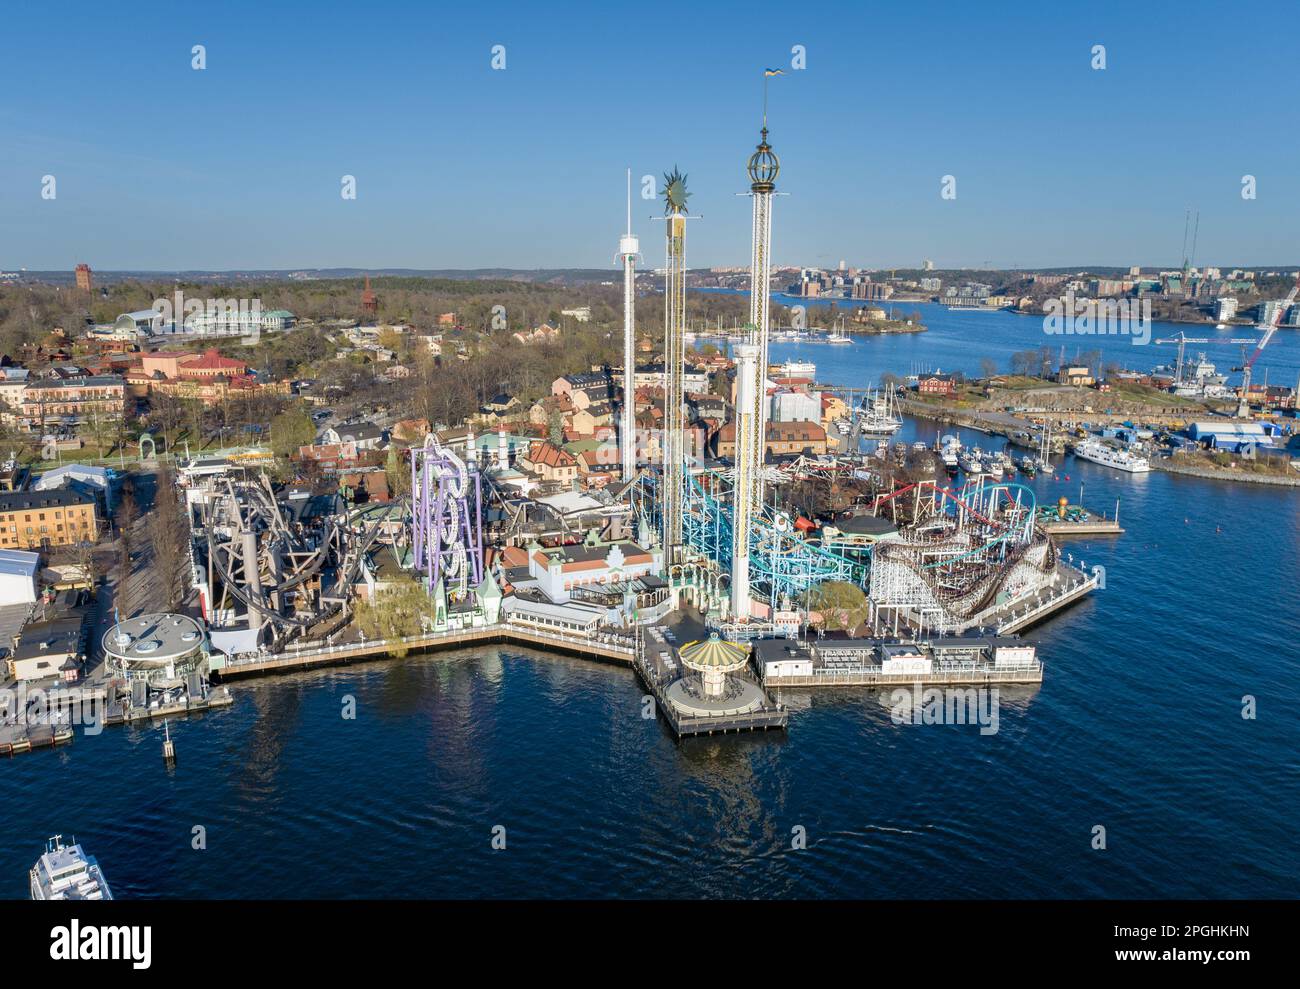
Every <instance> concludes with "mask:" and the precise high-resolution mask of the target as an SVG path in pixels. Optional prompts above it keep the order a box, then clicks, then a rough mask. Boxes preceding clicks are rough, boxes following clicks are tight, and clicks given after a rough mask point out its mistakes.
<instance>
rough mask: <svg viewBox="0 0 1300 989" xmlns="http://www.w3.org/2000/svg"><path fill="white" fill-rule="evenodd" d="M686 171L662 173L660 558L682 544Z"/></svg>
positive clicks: (674, 554) (676, 553) (668, 556)
mask: <svg viewBox="0 0 1300 989" xmlns="http://www.w3.org/2000/svg"><path fill="white" fill-rule="evenodd" d="M689 196H690V193H688V192H687V191H686V176H684V175H682V174H681V173H680V172H678V171H677V169H675V168H674V169H673V171H672V174H670V175H665V176H664V213H665V214H666V215H665V221H666V223H665V253H666V255H667V265H666V267H665V268H664V378H665V388H664V392H665V394H664V443H663V458H664V464H663V466H664V471H663V490H662V491H661V492H660V493H659V510H660V513H661V515H662V519H663V550H664V559H665V560H666V561H667V562H669V563H673V562H676V560H677V558H678V556H679V555H680V553H681V545H682V504H683V496H684V494H685V489H686V396H685V394H684V391H683V387H682V386H683V383H684V382H683V377H682V376H683V370H684V367H683V366H684V365H685V363H686V200H687V198H688V197H689Z"/></svg>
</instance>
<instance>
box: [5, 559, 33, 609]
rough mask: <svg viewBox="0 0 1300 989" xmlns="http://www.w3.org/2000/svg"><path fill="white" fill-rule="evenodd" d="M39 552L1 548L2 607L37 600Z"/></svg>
mask: <svg viewBox="0 0 1300 989" xmlns="http://www.w3.org/2000/svg"><path fill="white" fill-rule="evenodd" d="M40 562H41V557H40V554H39V553H25V552H23V551H22V550H19V549H0V607H4V606H6V605H10V604H31V603H32V602H33V601H35V600H36V571H37V569H38V568H39V566H40Z"/></svg>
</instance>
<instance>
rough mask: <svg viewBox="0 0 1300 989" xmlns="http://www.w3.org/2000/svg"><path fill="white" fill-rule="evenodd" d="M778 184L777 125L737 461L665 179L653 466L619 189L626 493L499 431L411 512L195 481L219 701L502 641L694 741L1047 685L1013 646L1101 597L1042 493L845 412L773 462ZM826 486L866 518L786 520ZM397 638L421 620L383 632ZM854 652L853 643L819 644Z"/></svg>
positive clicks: (616, 389) (672, 175) (740, 371)
mask: <svg viewBox="0 0 1300 989" xmlns="http://www.w3.org/2000/svg"><path fill="white" fill-rule="evenodd" d="M780 167H781V166H780V160H779V158H778V157H777V154H776V151H775V150H774V149H773V146H772V144H771V143H770V141H769V130H768V127H767V120H766V111H765V113H764V120H763V126H762V128H761V131H760V138H759V142H758V144H757V146H756V148H755V150H754V151H753V153H752V154H751V155H750V157H749V159H748V162H747V164H746V173H747V177H748V179H749V187H748V192H747V193H746V194H747V195H748V196H749V197H750V198H751V201H752V220H753V223H752V252H751V264H750V284H751V291H750V293H749V319H748V322H747V323H746V325H745V326H744V327H742V328H741V330H740V335H739V337H738V338H737V339H735V341H734V343H735V345H734V347H733V348H732V358H733V360H732V363H731V364H730V369H729V374H730V402H729V403H728V405H729V408H730V409H731V410H732V414H731V420H732V426H733V432H732V434H733V435H734V447H733V448H731V449H729V450H728V451H727V454H728V455H720V454H718V455H711V454H710V453H709V452H708V451H707V450H705V449H701V448H700V446H699V444H698V443H695V442H692V435H693V434H692V432H691V431H690V430H689V428H688V420H687V412H686V408H687V397H688V395H687V388H686V377H687V374H688V372H689V368H688V364H687V348H686V342H687V339H688V336H689V335H690V334H689V328H688V325H687V315H686V313H687V309H686V299H687V288H686V284H687V283H686V274H687V261H686V257H687V255H686V238H687V227H688V223H687V220H688V219H690V218H691V217H690V215H689V210H688V205H687V203H688V199H689V196H690V192H688V190H687V176H686V175H684V174H682V173H681V172H680V171H679V170H678V169H676V168H674V169H673V170H672V171H671V172H669V173H667V174H665V175H664V177H663V187H662V199H663V222H664V267H663V269H662V272H661V273H662V297H663V303H664V306H663V310H664V320H663V326H662V331H661V334H662V335H661V336H659V335H658V334H655V335H656V336H658V338H659V341H660V344H659V349H660V351H661V354H662V368H663V372H662V395H663V402H662V410H663V416H662V423H661V427H660V428H658V429H656V430H654V433H655V435H654V437H653V439H652V440H650V441H647V440H646V436H645V433H646V429H645V426H644V423H643V422H642V421H641V420H639V419H638V415H637V408H636V402H635V401H634V396H635V395H636V393H637V384H636V382H635V381H634V380H633V375H634V373H638V372H637V369H638V363H637V361H638V340H639V332H638V330H639V328H638V323H637V312H636V310H637V281H636V273H637V265H638V263H640V261H641V253H640V242H639V239H638V238H637V237H636V235H634V234H633V232H632V218H631V212H632V195H631V173H630V170H629V173H628V194H627V228H626V232H625V233H624V234H623V235H622V236H621V237H620V239H619V247H618V253H617V259H618V262H619V263H620V264H621V266H622V269H623V276H624V277H623V341H622V342H623V366H622V368H606V369H605V371H606V379H607V381H608V388H609V393H608V394H609V398H610V404H611V405H612V406H613V407H614V408H615V410H616V416H617V429H616V431H615V433H614V439H613V440H612V441H610V443H607V446H610V447H611V455H610V457H609V458H608V459H609V461H610V462H611V463H613V464H615V465H617V471H616V472H615V474H614V476H613V479H612V480H611V483H609V484H608V485H607V486H605V487H602V488H600V489H596V490H586V491H583V490H580V489H579V488H578V486H577V485H576V484H574V483H568V484H566V483H565V475H564V474H563V464H562V462H561V461H559V460H555V461H554V462H553V463H549V464H548V463H547V461H546V457H547V456H548V455H550V454H548V452H547V451H546V450H544V449H543V450H541V451H540V452H539V450H538V447H539V446H540V447H545V444H538V443H521V442H520V441H519V438H518V437H517V436H515V435H512V434H509V433H507V431H506V430H505V429H504V428H502V429H499V430H498V431H497V432H496V433H495V435H494V433H493V432H492V431H491V430H490V429H483V430H482V431H480V432H477V433H476V432H475V430H474V428H473V427H468V428H463V429H461V430H445V431H442V432H434V431H430V432H429V433H428V435H426V436H425V437H424V439H423V440H422V441H420V442H418V443H416V444H414V445H412V446H410V447H409V449H408V450H407V451H406V452H405V458H406V459H405V461H404V462H405V463H406V466H405V467H404V468H403V469H404V470H406V471H407V478H408V480H409V484H408V485H406V490H405V491H404V492H403V493H401V494H400V496H398V497H395V498H392V499H390V500H387V501H382V502H373V503H365V504H353V503H348V502H347V501H346V500H345V499H344V498H343V497H342V495H340V494H336V493H330V492H324V493H322V492H321V491H319V490H312V489H310V488H309V487H305V486H301V485H294V484H279V485H277V484H274V483H273V482H272V481H271V480H270V479H269V478H268V477H267V475H266V474H265V472H264V471H262V470H260V469H257V468H253V469H249V468H248V467H239V468H234V467H232V466H231V465H229V464H218V465H213V466H211V467H210V468H208V467H204V466H203V465H199V464H197V462H196V464H192V465H190V467H189V468H188V469H185V470H182V471H181V475H182V477H181V483H182V488H183V490H184V497H185V502H186V505H187V507H188V509H189V512H190V519H191V522H192V524H193V527H194V539H193V546H192V549H193V570H194V585H195V586H196V587H197V589H198V592H199V597H200V601H201V605H202V610H203V617H204V619H205V621H206V623H207V626H208V630H209V631H208V640H209V643H210V646H209V648H210V652H211V656H210V669H211V672H212V673H213V675H214V676H216V677H218V678H220V679H228V678H233V677H237V676H239V675H241V673H248V672H254V671H256V672H261V671H265V670H268V669H284V668H292V667H294V666H305V665H315V664H319V663H324V662H329V661H330V660H331V658H336V657H340V656H342V655H346V657H347V658H353V657H361V656H373V655H385V654H393V653H395V652H404V651H406V650H407V649H408V648H415V649H432V648H436V647H437V646H438V645H439V644H447V645H453V644H462V643H465V642H470V641H482V640H487V639H495V640H498V641H505V640H510V639H512V638H513V639H518V640H520V641H530V642H533V643H543V644H546V645H547V646H549V647H553V648H556V649H558V650H561V651H573V652H578V653H581V654H585V655H592V656H596V657H599V658H604V659H610V660H614V661H617V662H623V663H628V664H630V665H632V666H633V667H634V668H635V669H636V671H637V672H638V675H639V676H640V677H641V678H642V680H643V681H644V682H645V684H646V685H647V686H648V687H649V688H650V689H651V691H652V693H653V694H654V695H655V696H657V697H659V699H660V706H661V709H662V710H663V712H664V715H665V718H666V719H667V720H668V722H669V724H670V726H671V727H672V729H673V730H674V731H676V732H677V734H679V735H682V734H695V733H712V732H714V731H727V730H731V729H732V728H735V729H741V728H766V727H785V726H786V725H787V718H786V713H785V710H784V707H783V705H782V704H781V702H780V701H779V700H778V699H777V697H776V695H775V694H774V693H772V692H771V691H772V690H773V689H775V687H777V686H780V685H781V684H785V683H799V684H801V685H806V686H818V685H825V686H830V685H837V684H850V683H851V684H861V685H872V684H888V683H893V682H901V681H902V680H907V681H908V682H913V681H916V680H917V679H918V678H920V680H922V681H923V682H926V683H935V684H943V683H951V682H959V683H997V682H1001V683H1031V684H1032V683H1037V682H1040V681H1041V679H1042V663H1041V662H1040V661H1039V659H1038V657H1037V655H1036V651H1035V649H1034V647H1033V646H1032V645H1029V644H1027V643H1024V642H1022V641H1021V640H1019V638H1018V636H1017V635H1016V633H1017V632H1018V631H1019V630H1021V629H1023V628H1025V627H1027V626H1029V625H1031V624H1033V623H1034V622H1036V621H1038V620H1040V619H1041V618H1043V617H1045V616H1046V615H1048V614H1050V613H1052V612H1053V611H1056V610H1058V609H1060V608H1062V607H1065V606H1067V605H1068V604H1070V603H1071V602H1073V601H1075V600H1077V599H1078V598H1080V597H1082V596H1083V595H1086V594H1087V593H1088V592H1089V591H1090V590H1092V589H1093V588H1094V587H1095V586H1096V580H1095V578H1094V577H1093V576H1092V575H1090V574H1088V573H1087V572H1086V571H1084V570H1083V569H1082V568H1081V567H1079V566H1076V565H1074V564H1073V562H1072V561H1069V560H1066V559H1062V557H1061V554H1060V553H1058V551H1057V547H1056V544H1055V542H1054V538H1053V536H1052V535H1051V534H1050V533H1049V531H1048V528H1047V527H1046V525H1045V523H1047V522H1050V521H1051V520H1052V517H1053V515H1052V513H1053V511H1054V509H1052V508H1051V507H1050V506H1049V507H1048V508H1047V509H1043V508H1041V507H1040V506H1039V505H1038V504H1037V502H1036V500H1035V495H1034V491H1033V489H1032V488H1031V487H1029V486H1027V485H1025V484H1021V483H1016V482H1015V481H1013V480H1009V479H1006V478H1004V477H1003V475H1002V473H1001V471H997V472H996V473H995V472H994V471H993V470H991V469H990V470H982V469H978V468H967V469H966V470H965V471H964V474H963V477H962V482H961V483H960V484H958V483H957V481H956V479H955V477H954V475H955V470H949V471H948V472H947V476H944V469H943V467H944V463H945V461H947V460H948V459H949V456H948V451H947V449H946V448H945V449H944V450H943V451H940V449H939V447H938V443H937V441H936V447H935V449H934V450H929V449H924V450H907V449H905V448H901V447H895V448H894V449H893V453H894V454H895V456H893V457H891V455H890V453H891V448H890V445H889V443H888V441H887V440H884V441H881V442H879V443H878V444H877V446H876V449H875V451H874V452H869V451H868V449H867V447H868V445H869V442H868V441H869V439H870V438H871V437H872V436H875V435H880V429H879V427H878V423H879V421H880V420H881V416H882V407H881V404H880V403H881V401H882V399H881V397H880V396H878V395H877V396H871V401H862V402H858V401H854V400H853V396H852V395H851V394H850V395H849V396H848V397H849V399H850V401H849V403H847V404H846V410H847V415H846V426H845V430H844V432H845V433H846V437H845V439H844V441H843V443H842V444H841V445H840V448H839V449H838V450H837V452H836V453H834V454H829V455H827V454H814V455H809V456H794V457H789V456H787V457H773V456H771V449H770V443H769V442H768V438H769V435H770V432H771V429H772V428H773V425H774V424H773V422H772V407H773V395H774V392H775V391H776V389H777V386H776V385H775V383H774V380H773V379H774V377H775V376H776V374H777V370H778V369H774V367H773V365H772V364H771V363H770V359H769V358H770V355H769V343H770V341H771V339H772V325H771V324H772V314H771V308H772V307H771V298H770V284H771V267H772V262H771V239H772V212H773V198H774V195H775V194H776V188H777V179H778V176H779V174H780ZM640 332H641V334H644V333H645V328H644V327H641V328H640ZM642 349H643V348H642ZM591 377H593V375H586V376H584V375H575V376H571V381H572V382H573V383H575V387H588V386H589V385H590V382H589V381H588V378H591ZM594 377H599V375H594ZM873 401H874V403H875V404H872V402H873ZM884 401H885V403H886V404H885V406H884V413H886V419H885V421H886V422H889V421H890V420H889V419H888V416H887V413H888V412H889V404H888V398H887V397H886V398H885V399H884ZM887 433H888V430H887V429H886V431H885V435H886V436H887ZM916 446H918V447H923V446H925V444H916ZM552 453H553V451H552ZM548 470H550V471H551V474H547V471H548ZM539 472H541V475H542V477H543V479H544V480H543V482H540V483H539V481H538V473H539ZM828 483H833V484H836V485H839V484H847V485H849V486H851V487H852V488H853V490H854V491H855V492H856V493H857V497H856V499H855V500H854V503H853V504H852V505H851V506H850V507H849V509H848V510H845V511H839V512H835V511H831V512H829V513H822V514H820V515H819V514H818V513H817V512H816V511H815V510H813V509H809V508H806V507H805V506H804V505H803V504H801V502H800V499H799V498H798V497H797V496H796V494H795V492H796V491H797V490H799V489H801V488H802V487H806V486H808V485H814V486H815V485H819V484H828ZM810 516H812V517H810ZM399 602H401V603H399ZM845 602H849V604H846V603H845ZM403 609H404V611H403ZM381 611H382V612H383V613H384V614H388V615H389V616H390V618H391V616H392V615H393V614H397V613H403V614H404V615H405V621H404V622H399V621H396V620H390V621H389V622H388V624H386V625H385V624H384V623H383V622H381V621H378V620H377V619H376V615H378V614H379V613H380V612H381ZM850 614H851V615H852V618H851V620H850V619H849V616H850ZM837 616H838V617H839V618H841V619H843V620H841V621H839V622H832V621H830V619H834V618H836V617H837ZM837 625H838V626H840V627H842V628H843V629H844V631H843V633H842V635H844V636H847V637H837V638H826V637H825V632H826V630H827V629H828V628H830V627H836V626H837ZM367 629H369V630H370V631H369V633H368V632H367ZM672 629H677V631H676V632H673V631H670V630H672ZM814 633H815V635H814ZM686 636H689V639H688V640H687V639H684V638H683V637H686ZM810 636H812V637H811V638H810ZM774 642H775V643H782V642H784V643H787V644H788V646H787V647H783V648H785V650H786V651H785V652H784V653H779V652H774V651H773V646H772V643H774ZM900 646H906V647H907V650H905V652H906V655H905V656H904V655H903V654H901V653H900V652H899V648H900Z"/></svg>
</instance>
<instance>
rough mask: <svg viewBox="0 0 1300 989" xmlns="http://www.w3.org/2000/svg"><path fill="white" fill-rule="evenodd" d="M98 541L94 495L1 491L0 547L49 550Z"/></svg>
mask: <svg viewBox="0 0 1300 989" xmlns="http://www.w3.org/2000/svg"><path fill="white" fill-rule="evenodd" d="M98 538H99V522H98V520H97V519H96V518H95V499H94V496H92V495H89V494H81V493H79V492H77V491H71V490H67V489H56V490H52V491H6V492H0V547H6V548H9V549H49V548H50V547H53V546H73V545H76V544H77V543H81V542H88V543H93V542H95V540H97V539H98Z"/></svg>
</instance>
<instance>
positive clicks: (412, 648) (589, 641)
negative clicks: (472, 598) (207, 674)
mask: <svg viewBox="0 0 1300 989" xmlns="http://www.w3.org/2000/svg"><path fill="white" fill-rule="evenodd" d="M480 643H482V644H488V643H516V644H519V645H525V646H540V647H542V648H544V649H554V650H559V651H561V652H567V653H571V654H573V655H577V656H583V657H586V658H588V659H600V660H606V661H609V662H616V663H621V664H626V665H631V663H632V661H633V653H634V648H633V646H632V643H631V640H629V639H625V638H624V637H623V636H615V635H604V636H596V637H594V638H584V637H581V636H573V635H564V634H561V633H559V632H547V631H543V630H541V629H536V628H530V627H527V626H522V625H513V624H510V623H507V622H502V623H500V624H497V625H484V626H480V627H477V628H466V629H459V630H457V631H452V632H437V633H430V634H428V635H412V636H407V637H406V638H403V639H398V640H396V641H390V640H386V639H375V640H373V641H369V642H350V643H342V644H339V645H332V646H324V647H316V648H305V649H293V648H288V649H285V650H284V651H283V652H279V653H264V654H261V655H257V656H251V657H249V658H246V659H244V658H241V659H236V660H229V661H226V662H225V663H224V664H222V665H221V666H220V667H214V669H213V671H212V672H213V676H214V677H215V678H216V679H218V680H221V681H226V680H232V679H239V678H242V677H250V676H261V675H265V674H269V673H286V672H290V671H293V670H306V669H315V668H317V667H323V666H338V665H345V664H347V663H354V662H359V661H365V660H372V659H383V658H384V657H386V656H391V655H392V653H393V651H394V649H397V648H400V649H403V650H405V653H406V654H410V653H421V652H435V651H438V650H442V649H457V648H463V647H465V646H471V645H477V644H480Z"/></svg>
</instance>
